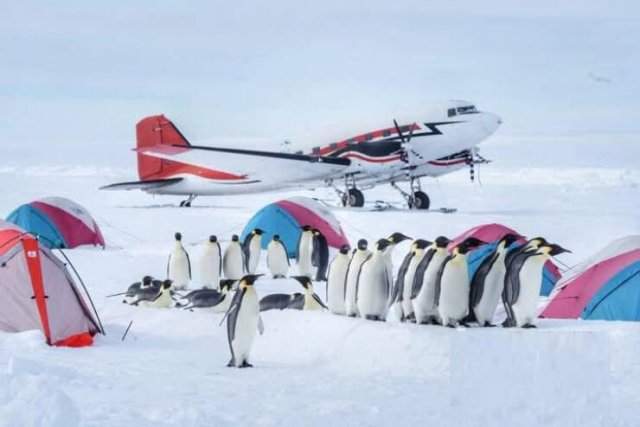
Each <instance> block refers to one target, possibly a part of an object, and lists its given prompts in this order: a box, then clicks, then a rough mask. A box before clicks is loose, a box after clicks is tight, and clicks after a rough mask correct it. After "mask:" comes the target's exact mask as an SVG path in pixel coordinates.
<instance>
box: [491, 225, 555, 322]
mask: <svg viewBox="0 0 640 427" xmlns="http://www.w3.org/2000/svg"><path fill="white" fill-rule="evenodd" d="M547 243H548V242H547V240H546V239H545V238H544V237H534V238H533V239H529V240H528V241H527V242H526V243H525V244H523V245H520V246H517V247H515V248H512V249H511V250H509V251H508V252H507V255H506V256H505V259H504V265H505V268H506V271H507V272H508V271H509V268H510V267H511V263H512V262H513V260H514V259H515V258H516V257H517V256H519V255H521V254H523V253H533V252H535V251H537V250H538V248H539V247H540V246H542V245H546V244H547ZM506 282H507V275H506V274H505V284H504V286H505V287H506V286H507V284H506ZM502 292H503V294H504V288H503V291H502ZM503 305H504V309H505V310H507V313H506V314H507V320H509V319H512V318H513V314H512V313H509V312H508V310H510V309H511V306H509V305H508V304H504V295H503ZM507 323H508V322H507ZM503 325H504V324H503Z"/></svg>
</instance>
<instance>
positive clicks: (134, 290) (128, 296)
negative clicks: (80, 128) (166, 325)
mask: <svg viewBox="0 0 640 427" xmlns="http://www.w3.org/2000/svg"><path fill="white" fill-rule="evenodd" d="M152 282H153V277H151V276H144V277H143V278H142V281H140V282H135V283H132V284H131V285H130V286H129V287H128V288H127V292H125V294H124V299H123V300H122V302H123V303H126V304H131V303H132V302H133V301H135V299H136V295H137V294H138V293H139V292H140V289H146V288H148V287H150V286H151V284H152ZM118 295H121V294H118Z"/></svg>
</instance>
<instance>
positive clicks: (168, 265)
mask: <svg viewBox="0 0 640 427" xmlns="http://www.w3.org/2000/svg"><path fill="white" fill-rule="evenodd" d="M170 266H171V254H169V259H168V260H167V277H169V270H170V268H169V267H170Z"/></svg>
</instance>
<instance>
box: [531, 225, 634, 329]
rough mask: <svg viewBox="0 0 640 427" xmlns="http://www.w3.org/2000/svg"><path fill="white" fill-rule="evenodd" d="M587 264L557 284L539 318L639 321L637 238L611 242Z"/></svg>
mask: <svg viewBox="0 0 640 427" xmlns="http://www.w3.org/2000/svg"><path fill="white" fill-rule="evenodd" d="M634 241H635V245H633V244H629V243H633V242H634ZM621 249H622V251H621ZM625 249H627V250H625ZM589 261H591V264H589V265H585V263H581V264H579V265H578V266H576V267H575V268H574V269H573V273H572V274H571V277H569V278H568V279H567V280H564V281H562V282H561V283H560V284H559V286H558V290H557V291H556V293H555V295H553V297H552V298H551V300H550V301H549V304H548V305H547V307H546V308H545V309H544V310H543V312H542V314H541V315H540V317H547V318H556V319H577V318H582V319H602V320H640V236H631V237H630V238H626V239H620V240H617V241H615V242H612V243H611V244H609V245H608V246H607V247H605V248H604V249H603V250H601V251H600V252H598V253H597V254H595V255H594V256H592V257H590V258H589Z"/></svg>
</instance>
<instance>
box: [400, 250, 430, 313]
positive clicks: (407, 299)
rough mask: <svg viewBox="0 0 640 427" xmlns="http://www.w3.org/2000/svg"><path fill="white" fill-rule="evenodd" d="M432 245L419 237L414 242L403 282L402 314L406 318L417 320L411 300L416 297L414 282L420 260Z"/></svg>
mask: <svg viewBox="0 0 640 427" xmlns="http://www.w3.org/2000/svg"><path fill="white" fill-rule="evenodd" d="M430 245H431V242H429V241H428V240H424V239H418V240H416V241H414V242H413V254H414V255H413V257H412V258H411V261H410V262H409V266H408V267H407V271H406V273H405V276H404V280H403V284H402V295H401V299H400V301H401V309H402V316H403V317H404V319H405V320H408V321H411V322H415V321H416V316H415V313H414V311H413V302H412V301H411V300H412V299H413V298H414V297H415V293H414V289H413V282H414V278H415V275H416V271H417V270H418V266H419V265H420V261H422V259H423V258H424V257H425V255H426V254H427V250H426V249H427V248H428V247H429V246H430Z"/></svg>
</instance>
